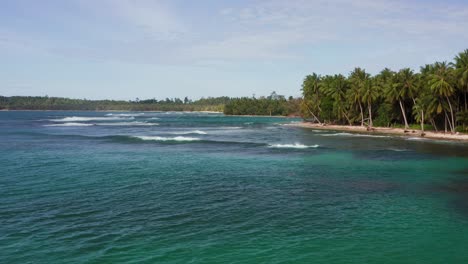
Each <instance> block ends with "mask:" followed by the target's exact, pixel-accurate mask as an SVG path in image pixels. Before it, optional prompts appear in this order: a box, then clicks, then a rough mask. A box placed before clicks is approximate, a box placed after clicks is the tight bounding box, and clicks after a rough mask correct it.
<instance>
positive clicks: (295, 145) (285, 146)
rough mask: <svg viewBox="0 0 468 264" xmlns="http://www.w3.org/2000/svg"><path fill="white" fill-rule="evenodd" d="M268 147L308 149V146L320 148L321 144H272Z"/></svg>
mask: <svg viewBox="0 0 468 264" xmlns="http://www.w3.org/2000/svg"><path fill="white" fill-rule="evenodd" d="M268 147H270V148H295V149H306V148H318V147H319V145H311V146H307V145H303V144H298V143H296V144H271V145H269V146H268Z"/></svg>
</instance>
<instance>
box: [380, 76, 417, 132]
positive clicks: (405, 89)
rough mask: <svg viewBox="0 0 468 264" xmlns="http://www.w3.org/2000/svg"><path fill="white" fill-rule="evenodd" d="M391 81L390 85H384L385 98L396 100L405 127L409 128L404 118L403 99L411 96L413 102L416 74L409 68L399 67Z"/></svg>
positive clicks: (391, 100)
mask: <svg viewBox="0 0 468 264" xmlns="http://www.w3.org/2000/svg"><path fill="white" fill-rule="evenodd" d="M392 80H393V82H391V83H390V85H386V86H385V88H386V89H385V93H386V98H387V99H388V101H390V102H398V104H399V105H400V110H401V114H402V115H403V120H404V122H405V129H409V125H408V119H407V118H406V110H405V106H404V103H403V102H404V100H405V99H408V98H411V99H412V100H413V103H414V98H415V94H416V85H415V82H416V76H415V74H414V72H413V70H411V69H409V68H404V69H401V70H400V71H399V72H398V73H397V74H395V75H394V78H392Z"/></svg>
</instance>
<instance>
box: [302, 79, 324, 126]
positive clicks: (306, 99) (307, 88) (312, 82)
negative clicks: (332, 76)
mask: <svg viewBox="0 0 468 264" xmlns="http://www.w3.org/2000/svg"><path fill="white" fill-rule="evenodd" d="M320 81H321V77H320V75H318V74H316V73H313V74H312V75H307V76H306V78H305V79H304V82H303V84H302V94H303V100H302V105H303V106H304V107H305V108H306V109H307V111H308V112H309V113H310V114H311V115H312V116H313V117H314V119H315V121H317V122H318V123H319V124H321V122H320V120H319V118H318V114H319V113H320ZM315 113H317V114H315Z"/></svg>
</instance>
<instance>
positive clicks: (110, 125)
mask: <svg viewBox="0 0 468 264" xmlns="http://www.w3.org/2000/svg"><path fill="white" fill-rule="evenodd" d="M296 121H298V120H296V119H286V118H265V117H225V116H223V115H220V114H201V113H164V112H162V113H156V112H154V113H120V114H119V113H105V112H0V139H1V141H0V166H1V170H0V190H1V192H0V262H2V263H116V262H126V263H368V262H371V263H468V145H467V144H464V143H454V142H443V141H435V142H431V141H426V140H418V139H415V138H411V137H408V138H399V137H383V136H363V135H354V134H348V133H340V132H336V131H329V132H325V131H314V130H310V129H301V128H293V127H287V126H284V125H283V124H286V123H290V122H296Z"/></svg>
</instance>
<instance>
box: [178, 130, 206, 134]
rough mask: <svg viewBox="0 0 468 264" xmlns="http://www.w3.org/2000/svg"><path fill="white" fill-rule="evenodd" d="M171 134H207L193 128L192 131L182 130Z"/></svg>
mask: <svg viewBox="0 0 468 264" xmlns="http://www.w3.org/2000/svg"><path fill="white" fill-rule="evenodd" d="M170 134H175V135H190V134H197V135H206V134H208V133H206V132H205V131H201V130H192V131H180V132H171V133H170Z"/></svg>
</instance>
